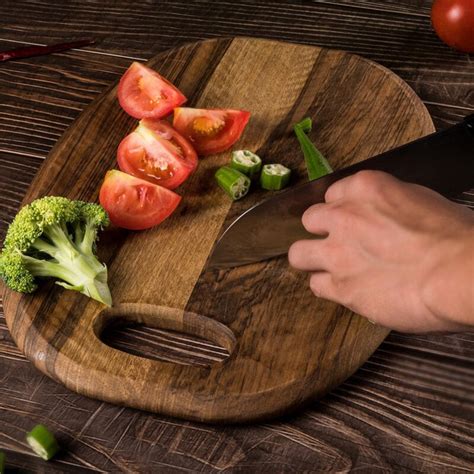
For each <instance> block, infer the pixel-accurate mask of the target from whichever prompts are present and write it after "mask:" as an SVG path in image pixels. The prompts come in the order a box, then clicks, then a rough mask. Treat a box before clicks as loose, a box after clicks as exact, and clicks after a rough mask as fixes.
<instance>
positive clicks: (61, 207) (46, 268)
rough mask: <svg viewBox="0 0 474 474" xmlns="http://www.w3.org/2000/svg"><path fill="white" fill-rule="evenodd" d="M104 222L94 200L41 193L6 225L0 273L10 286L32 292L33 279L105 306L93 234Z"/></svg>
mask: <svg viewBox="0 0 474 474" xmlns="http://www.w3.org/2000/svg"><path fill="white" fill-rule="evenodd" d="M108 225H109V218H108V216H107V213H106V212H105V210H104V209H103V207H102V206H100V205H99V204H92V203H87V202H82V201H71V200H70V199H67V198H64V197H58V196H47V197H44V198H41V199H37V200H36V201H33V202H32V203H31V204H28V205H27V206H25V207H23V208H22V209H21V210H20V211H19V212H18V214H17V215H16V217H15V219H14V220H13V222H12V223H11V224H10V227H9V228H8V232H7V236H6V238H5V243H4V247H3V251H2V252H1V253H0V277H1V278H2V279H3V280H4V281H5V283H6V285H7V286H8V287H9V288H11V289H12V290H15V291H19V292H21V293H32V292H33V291H35V290H36V288H37V283H36V277H52V278H56V279H58V280H59V281H56V283H57V284H58V285H61V286H63V287H64V288H67V289H68V290H75V291H79V292H80V293H83V294H84V295H86V296H89V297H90V298H93V299H95V300H97V301H100V302H102V303H104V304H106V305H108V306H111V305H112V297H111V295H110V290H109V287H108V285H107V267H106V266H105V265H104V264H102V263H100V262H99V261H98V260H97V257H96V255H95V244H96V241H97V232H98V231H99V229H102V228H104V227H106V226H108Z"/></svg>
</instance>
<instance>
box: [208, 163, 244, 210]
mask: <svg viewBox="0 0 474 474" xmlns="http://www.w3.org/2000/svg"><path fill="white" fill-rule="evenodd" d="M215 176H216V180H217V184H218V185H219V186H220V187H221V188H222V189H223V190H224V191H225V192H226V193H227V194H228V195H229V196H230V197H231V198H232V199H233V200H234V201H237V199H240V198H243V197H244V196H245V195H246V194H247V193H248V192H249V189H250V178H249V177H248V176H245V175H244V174H243V173H241V172H240V171H238V170H236V169H234V168H230V167H229V166H223V167H222V168H219V169H218V170H217V171H216V175H215Z"/></svg>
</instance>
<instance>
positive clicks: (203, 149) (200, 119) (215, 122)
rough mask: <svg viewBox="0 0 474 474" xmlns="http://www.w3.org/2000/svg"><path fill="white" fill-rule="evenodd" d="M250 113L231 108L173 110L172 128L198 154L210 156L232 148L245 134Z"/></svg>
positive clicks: (183, 108)
mask: <svg viewBox="0 0 474 474" xmlns="http://www.w3.org/2000/svg"><path fill="white" fill-rule="evenodd" d="M249 119H250V112H246V111H245V110H231V109H191V108H189V107H178V108H176V109H174V118H173V126H174V128H176V130H178V132H179V133H181V135H183V136H185V137H186V138H187V139H188V140H189V141H190V142H191V143H192V145H193V146H194V148H195V149H196V151H197V152H198V154H200V155H211V154H213V153H220V152H221V151H225V150H227V149H228V148H230V147H231V146H232V145H233V144H234V143H235V142H236V141H237V140H238V139H239V138H240V136H241V135H242V132H243V131H244V129H245V126H246V125H247V122H248V121H249Z"/></svg>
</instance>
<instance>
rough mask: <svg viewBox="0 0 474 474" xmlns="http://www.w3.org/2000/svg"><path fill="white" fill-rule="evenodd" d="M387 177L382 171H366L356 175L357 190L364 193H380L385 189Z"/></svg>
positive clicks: (354, 178)
mask: <svg viewBox="0 0 474 474" xmlns="http://www.w3.org/2000/svg"><path fill="white" fill-rule="evenodd" d="M387 176H388V175H386V173H383V172H381V171H373V170H364V171H359V172H358V173H356V174H355V175H354V177H353V180H354V181H353V182H354V185H355V187H356V188H357V190H360V191H362V192H364V193H367V192H369V193H378V192H380V191H381V190H383V188H384V187H385V185H386V177H387Z"/></svg>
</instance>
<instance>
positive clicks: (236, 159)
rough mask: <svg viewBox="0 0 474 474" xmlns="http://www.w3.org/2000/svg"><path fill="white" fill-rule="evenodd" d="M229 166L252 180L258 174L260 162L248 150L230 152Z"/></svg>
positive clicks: (260, 167) (260, 166)
mask: <svg viewBox="0 0 474 474" xmlns="http://www.w3.org/2000/svg"><path fill="white" fill-rule="evenodd" d="M230 166H231V168H234V169H236V170H238V171H240V172H241V173H244V174H245V175H247V176H248V177H249V178H250V179H252V178H255V177H256V176H258V174H259V173H260V170H261V169H262V160H261V159H260V157H259V156H258V155H256V154H255V153H252V152H251V151H249V150H237V151H234V152H232V161H231V162H230Z"/></svg>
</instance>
